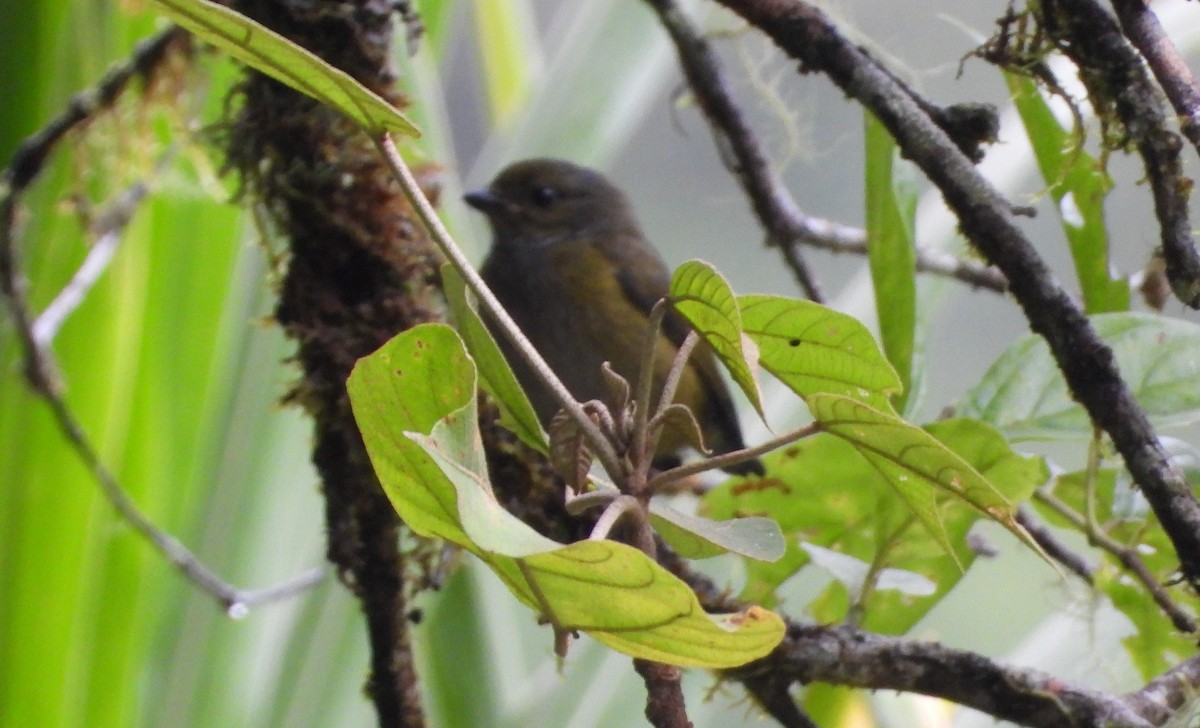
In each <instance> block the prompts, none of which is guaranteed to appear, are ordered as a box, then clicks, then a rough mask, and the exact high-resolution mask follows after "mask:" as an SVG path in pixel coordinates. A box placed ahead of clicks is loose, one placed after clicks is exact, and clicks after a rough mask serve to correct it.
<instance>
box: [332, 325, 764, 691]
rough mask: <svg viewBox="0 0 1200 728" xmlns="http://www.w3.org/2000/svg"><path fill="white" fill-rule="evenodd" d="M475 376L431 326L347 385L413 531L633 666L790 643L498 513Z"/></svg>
mask: <svg viewBox="0 0 1200 728" xmlns="http://www.w3.org/2000/svg"><path fill="white" fill-rule="evenodd" d="M474 385H475V369H474V366H473V364H472V362H471V360H470V358H469V357H468V355H467V353H466V350H465V348H464V346H463V344H462V340H461V339H460V338H459V337H458V335H457V334H456V333H455V332H454V330H453V329H451V328H449V327H446V326H443V325H439V324H425V325H422V326H418V327H415V328H413V329H411V330H409V331H406V332H404V333H402V334H400V335H398V336H396V337H395V338H393V339H392V340H391V341H390V342H388V343H387V344H385V345H384V346H383V347H381V348H380V350H379V351H377V352H375V353H374V354H371V355H370V356H368V357H365V358H363V359H362V360H360V361H359V362H358V364H357V365H356V366H355V368H354V371H353V372H352V373H351V375H350V379H349V381H348V382H347V389H348V391H349V393H350V399H351V404H352V406H353V409H354V416H355V419H356V420H357V421H358V424H359V428H360V430H361V432H362V435H363V442H364V443H365V444H366V447H367V452H368V454H369V455H370V457H371V462H372V464H373V465H374V466H375V470H376V473H377V474H378V476H379V479H380V482H381V484H382V485H383V487H384V490H385V492H386V493H387V495H388V497H389V499H391V501H392V504H393V505H394V506H395V507H396V510H397V512H398V513H399V514H400V516H401V518H403V519H404V521H405V522H406V523H407V524H408V525H409V526H410V527H412V528H413V530H414V531H416V532H417V533H420V534H422V535H427V536H439V537H442V538H446V539H448V540H452V541H454V542H455V543H458V544H460V545H462V546H463V547H464V548H466V549H468V550H470V551H471V552H473V553H475V554H476V555H477V556H479V557H480V558H481V559H482V560H483V561H484V562H485V563H487V564H488V565H489V566H490V567H491V568H492V569H493V570H494V571H495V572H496V574H497V575H498V576H499V577H500V579H501V580H502V581H503V582H504V583H505V585H506V586H507V587H508V588H509V589H510V590H511V591H512V593H513V594H514V596H516V597H517V598H518V599H519V600H520V601H521V602H523V603H524V604H526V605H527V606H529V607H531V608H533V609H535V610H536V611H537V612H538V613H539V616H540V617H541V618H542V619H545V620H546V621H549V622H550V623H552V624H553V625H554V626H555V628H556V629H557V630H559V631H572V630H581V631H586V632H588V633H589V634H590V635H592V636H593V637H594V638H595V639H597V640H599V641H600V642H603V643H605V644H608V645H610V646H612V647H614V648H615V649H619V650H621V651H622V652H625V653H626V654H629V655H632V656H634V657H642V658H646V659H653V660H659V661H662V662H667V663H670V664H675V665H681V666H697V667H709V668H724V667H734V666H737V665H741V664H744V663H745V662H748V661H750V660H753V659H756V658H758V657H762V656H763V655H765V654H767V653H768V652H769V651H770V650H772V649H773V648H774V647H775V645H776V644H778V643H779V641H780V640H781V639H782V638H783V630H784V626H783V622H782V620H780V619H779V617H778V616H776V615H774V614H772V613H770V612H767V611H766V610H763V609H760V608H752V609H751V610H748V611H747V613H745V614H742V615H725V616H710V615H708V614H705V612H704V610H703V609H702V608H701V606H700V603H699V601H697V599H696V595H695V594H694V593H693V592H692V590H691V589H690V588H689V587H688V586H687V585H686V584H684V583H683V582H682V581H680V580H679V579H678V578H676V577H675V576H673V575H672V574H671V573H670V572H668V571H667V570H665V569H664V568H662V567H661V566H659V565H658V564H657V563H655V562H654V561H653V560H651V559H650V558H648V557H647V556H646V555H645V554H643V553H642V552H640V551H638V550H637V549H634V548H632V547H630V546H627V545H625V544H621V543H616V542H613V541H582V542H579V543H574V544H570V545H568V546H563V545H561V544H558V543H555V542H553V541H550V540H549V539H546V538H545V537H543V536H541V535H539V534H538V533H537V532H536V531H534V530H533V529H531V528H530V527H529V526H527V525H526V524H524V523H523V522H521V521H520V520H519V519H517V518H516V517H515V516H513V515H512V514H510V513H508V511H506V510H505V509H504V508H503V507H501V506H500V504H499V503H498V502H497V501H496V499H495V496H494V495H493V494H492V491H491V487H490V484H489V482H488V479H487V466H486V458H485V456H484V452H483V449H482V444H481V442H480V439H479V433H478V430H477V424H476V412H475V386H474Z"/></svg>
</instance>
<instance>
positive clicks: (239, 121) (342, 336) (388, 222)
mask: <svg viewBox="0 0 1200 728" xmlns="http://www.w3.org/2000/svg"><path fill="white" fill-rule="evenodd" d="M234 7H235V8H236V9H237V10H239V11H241V12H243V13H245V14H246V15H248V16H250V17H252V18H254V19H255V20H258V21H259V22H261V23H263V24H264V25H267V26H268V27H271V28H273V29H275V30H277V31H278V32H280V33H282V34H284V35H286V36H288V37H290V38H291V39H292V40H295V41H296V42H298V43H299V44H300V45H302V46H304V47H306V48H308V49H309V50H311V51H313V52H315V53H316V54H317V55H319V56H321V57H322V58H324V59H325V60H326V61H328V62H330V63H331V64H333V65H334V66H336V67H338V68H341V69H343V70H345V71H346V72H348V73H350V74H351V75H352V76H354V77H355V78H357V79H358V80H359V81H361V82H362V83H364V84H365V85H366V86H368V87H369V88H371V89H372V90H374V91H375V92H377V93H379V94H381V95H383V96H385V97H386V98H389V99H391V100H392V101H393V102H397V103H399V104H401V105H402V104H403V99H400V98H399V97H398V95H397V94H396V92H395V89H394V85H393V81H394V78H393V73H392V71H391V69H390V66H389V61H388V53H389V51H390V47H391V37H392V30H393V29H392V18H391V8H390V5H389V4H388V3H384V2H373V1H372V0H357V1H356V2H347V3H343V4H342V5H341V7H343V8H345V9H347V10H349V12H339V13H336V14H335V13H322V12H321V11H320V8H319V6H313V5H312V4H311V3H300V2H296V3H288V2H267V1H266V0H246V1H245V2H238V3H235V4H234ZM238 100H239V101H240V105H239V107H238V110H237V113H236V116H235V117H234V118H233V119H232V120H231V121H230V122H229V125H228V128H227V129H226V141H227V148H228V160H229V165H230V166H231V167H232V168H234V169H235V170H237V171H238V172H239V173H240V175H241V178H242V180H243V182H244V184H245V185H246V191H247V192H248V193H249V195H250V196H251V197H252V198H253V200H254V202H256V203H258V204H261V205H263V206H264V207H265V209H266V210H267V211H268V213H269V214H270V216H271V219H272V222H273V224H274V225H275V227H276V228H277V230H278V231H279V233H280V234H281V236H282V237H283V238H284V239H285V240H286V241H287V246H288V255H287V270H286V271H285V273H284V276H283V279H282V281H281V283H280V290H279V303H278V305H277V308H276V312H275V315H276V319H277V320H278V321H279V323H280V325H281V326H282V327H283V329H284V330H285V331H286V332H287V334H288V335H289V336H290V337H291V338H292V339H294V340H295V341H296V344H297V354H296V360H297V362H298V364H299V367H300V369H301V379H300V381H299V383H298V384H297V385H296V387H295V389H294V391H293V393H292V394H291V395H290V399H291V400H292V401H293V402H295V403H298V404H300V405H302V406H303V407H304V408H305V409H306V410H307V411H308V413H309V414H310V415H311V416H312V418H313V420H314V425H315V445H314V449H313V462H314V464H315V465H316V467H317V470H318V472H319V473H320V476H321V482H322V488H323V492H324V496H325V520H326V528H327V532H328V557H329V559H330V561H332V562H333V563H334V564H335V566H336V567H337V570H338V574H339V576H340V577H341V580H342V582H343V583H344V584H345V585H346V586H347V587H348V588H349V589H350V590H351V591H353V592H354V594H355V595H356V596H357V597H358V598H359V600H360V602H361V605H362V610H363V614H364V616H365V618H366V623H367V633H368V639H369V641H370V653H371V667H370V673H369V677H368V680H367V692H368V693H369V695H370V698H371V700H372V701H373V702H374V704H375V708H376V711H377V714H378V719H379V724H380V725H382V726H421V725H424V723H425V720H424V716H423V713H422V710H421V705H420V700H419V695H418V691H417V676H416V672H415V667H414V662H413V657H412V652H411V645H410V638H409V630H408V627H409V625H408V621H407V616H406V615H407V614H408V612H409V595H410V593H411V591H412V590H413V587H412V586H411V585H409V584H408V583H406V573H405V559H404V556H403V555H402V554H401V552H400V550H399V537H400V528H401V524H400V520H399V518H398V517H397V515H396V512H395V510H394V509H393V508H392V506H391V504H390V503H389V502H388V499H387V497H386V496H385V495H384V493H383V490H382V489H381V488H380V485H379V482H378V481H377V480H376V478H375V474H374V471H373V470H372V468H371V464H370V462H369V460H368V458H367V454H366V451H365V449H364V448H363V444H362V441H361V438H360V436H359V434H358V429H357V427H356V425H355V422H354V418H353V415H352V413H351V411H350V403H349V399H348V397H347V394H346V389H345V381H346V378H347V376H349V374H350V370H351V368H352V367H353V366H354V363H355V361H357V359H358V358H359V357H361V356H364V355H366V354H369V353H370V352H372V351H374V350H375V349H376V348H378V347H379V346H380V345H381V344H383V343H384V342H385V341H387V340H388V339H389V338H391V337H392V336H393V335H394V334H396V333H398V332H399V331H401V330H403V329H405V328H408V327H410V326H413V325H415V324H418V323H421V322H425V321H430V320H433V319H436V318H437V316H438V311H439V310H440V305H439V302H438V295H437V289H436V287H435V286H434V282H435V279H436V265H437V255H436V253H435V252H434V249H433V247H432V245H431V244H430V243H429V241H428V240H427V238H426V237H425V234H424V231H423V230H422V229H421V228H420V226H419V225H418V224H416V223H415V222H414V221H413V220H414V218H413V217H412V215H411V211H410V210H409V208H408V206H407V203H406V202H405V201H404V199H403V197H402V196H401V195H399V194H398V191H397V190H396V189H395V187H394V185H393V183H392V180H391V176H390V172H389V171H388V169H387V167H386V166H385V165H384V164H383V163H382V161H381V160H380V159H379V158H378V157H377V155H376V154H375V151H374V148H373V146H372V144H371V142H370V140H369V139H367V138H366V136H365V135H363V134H362V133H361V132H359V131H358V130H357V129H356V128H354V127H353V126H352V125H351V124H350V122H348V121H347V120H345V119H343V118H342V117H341V116H340V115H339V114H337V113H336V112H334V111H331V110H329V109H325V108H322V107H320V106H319V105H317V103H316V102H314V101H312V100H310V99H308V98H307V97H304V96H302V95H301V94H299V93H297V92H295V91H293V90H291V89H288V88H286V87H284V86H282V85H281V84H279V83H277V82H275V81H273V80H271V79H268V78H266V77H264V76H261V75H259V74H256V73H251V74H249V75H248V77H247V79H246V80H245V81H244V82H243V83H242V85H241V87H240V89H239V92H238ZM350 669H353V668H352V667H351V668H350Z"/></svg>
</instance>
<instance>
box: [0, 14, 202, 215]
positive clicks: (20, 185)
mask: <svg viewBox="0 0 1200 728" xmlns="http://www.w3.org/2000/svg"><path fill="white" fill-rule="evenodd" d="M190 42H191V35H190V34H188V33H187V32H186V31H185V30H183V29H182V28H180V27H179V26H176V25H172V26H171V27H169V28H167V29H166V30H164V31H162V32H161V33H159V34H158V35H155V36H152V37H150V38H147V39H146V40H143V41H141V42H140V43H138V44H137V47H136V48H134V49H133V54H132V55H131V56H130V57H129V59H128V60H127V61H125V62H124V63H122V64H120V65H117V66H115V67H113V68H112V69H111V70H110V71H109V72H108V73H107V74H106V75H105V76H104V78H103V79H101V80H100V83H98V84H96V86H95V87H94V88H92V89H88V90H87V91H82V92H80V93H77V94H75V95H74V96H72V97H71V99H70V101H68V102H67V107H66V108H65V109H64V110H63V112H62V113H61V114H59V115H58V117H56V118H55V119H54V120H53V121H51V122H50V123H49V124H47V125H46V126H44V127H42V129H41V130H40V131H38V132H37V133H36V134H33V135H32V136H30V137H28V138H27V139H25V140H24V141H22V142H21V144H20V145H19V146H18V147H17V150H16V151H15V152H13V156H12V160H11V161H10V162H9V164H8V167H7V168H6V169H5V170H4V173H3V174H2V175H0V197H4V196H6V195H8V194H14V195H15V194H19V193H20V192H21V191H23V190H24V189H25V188H26V187H28V186H29V185H30V184H31V183H32V182H33V180H34V179H36V178H37V176H38V175H39V174H41V172H42V168H43V167H44V166H45V164H46V158H47V157H49V156H50V152H51V151H53V150H54V147H55V146H56V145H57V144H58V142H59V141H61V140H62V138H63V137H64V136H66V134H67V132H69V131H71V130H72V129H74V128H75V127H77V126H79V125H80V124H83V123H86V122H87V121H88V120H89V119H91V118H92V117H93V116H95V115H96V114H97V113H98V112H99V111H101V110H103V109H105V108H107V107H109V106H111V105H112V103H113V102H114V101H116V99H117V97H118V96H120V95H121V93H122V92H123V91H124V90H125V88H126V87H127V86H128V85H129V83H130V82H131V81H133V80H134V79H135V78H147V77H149V76H150V75H151V74H152V73H153V72H154V71H155V70H156V69H157V68H158V67H159V64H160V63H161V62H162V60H163V59H164V58H165V57H166V55H167V52H168V51H169V50H170V49H171V47H172V45H174V44H176V43H181V44H190ZM186 47H190V46H186Z"/></svg>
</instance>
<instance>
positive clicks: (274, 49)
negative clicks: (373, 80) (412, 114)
mask: <svg viewBox="0 0 1200 728" xmlns="http://www.w3.org/2000/svg"><path fill="white" fill-rule="evenodd" d="M150 4H151V5H152V6H154V7H156V8H158V9H159V10H161V11H162V12H163V13H164V14H166V15H167V16H168V17H170V18H171V20H174V21H175V22H176V23H179V24H180V25H181V26H183V27H184V28H187V29H188V30H190V31H191V32H193V33H195V34H196V36H197V37H199V38H200V39H201V40H203V41H205V42H206V43H211V44H212V45H214V46H216V47H217V48H219V49H220V50H222V51H224V52H225V53H228V54H229V55H231V56H233V57H234V58H236V59H237V60H239V61H241V62H242V63H245V64H246V65H247V66H250V67H251V68H253V69H255V70H256V71H260V72H262V73H265V74H266V75H268V76H270V77H271V78H274V79H275V80H277V81H280V82H281V83H285V84H287V85H288V86H290V87H292V88H294V89H296V90H297V91H300V92H302V93H304V94H307V95H308V96H311V97H312V98H314V99H316V100H317V101H320V102H321V103H323V104H327V105H329V106H331V107H333V108H335V109H338V110H339V111H341V112H342V113H344V114H345V115H347V116H349V117H350V118H351V119H353V120H354V121H356V122H357V123H358V124H359V126H361V127H362V128H363V129H364V130H366V131H367V132H368V133H370V134H378V133H382V132H392V131H394V132H398V133H400V134H407V135H410V136H420V135H421V132H420V131H418V129H417V127H416V126H414V125H413V123H412V122H410V121H409V120H408V118H407V117H405V116H404V114H402V113H400V111H399V110H398V109H396V107H394V106H392V105H391V104H389V103H388V102H387V101H386V100H384V99H383V98H382V97H381V96H379V95H378V94H376V93H374V92H372V91H371V90H370V89H368V88H367V87H366V86H363V85H362V84H361V83H359V82H358V81H356V80H354V79H353V78H352V77H351V76H350V75H349V74H347V73H346V72H344V71H341V70H339V69H337V68H334V67H333V66H331V65H329V64H328V63H326V62H325V61H323V60H321V59H320V58H318V57H317V56H316V55H314V54H313V53H311V52H310V51H308V50H305V49H304V48H301V47H300V46H298V45H296V44H295V43H293V42H292V41H290V40H288V39H287V38H284V37H283V36H282V35H279V34H278V33H276V32H275V31H273V30H271V29H269V28H267V27H265V26H263V25H260V24H259V23H256V22H254V21H253V20H251V19H249V18H247V17H246V16H244V15H242V14H240V13H238V12H236V11H233V10H230V9H229V8H227V7H225V6H224V5H218V4H217V3H215V2H212V0H150Z"/></svg>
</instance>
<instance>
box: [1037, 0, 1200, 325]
mask: <svg viewBox="0 0 1200 728" xmlns="http://www.w3.org/2000/svg"><path fill="white" fill-rule="evenodd" d="M1042 7H1043V13H1044V14H1045V19H1044V20H1043V22H1042V24H1043V26H1045V27H1046V28H1047V29H1048V30H1049V31H1050V32H1051V34H1052V35H1054V36H1055V37H1056V39H1057V40H1058V41H1059V47H1060V48H1061V49H1062V50H1063V52H1064V53H1066V54H1067V56H1068V57H1070V59H1071V60H1072V61H1074V62H1075V65H1076V66H1078V67H1079V70H1080V74H1079V76H1080V79H1081V80H1082V81H1083V83H1084V85H1085V86H1087V89H1088V95H1089V96H1090V97H1091V99H1092V103H1093V105H1096V106H1098V107H1099V108H1097V109H1096V113H1097V114H1098V115H1104V114H1105V113H1107V109H1106V108H1105V106H1106V105H1109V104H1111V108H1112V109H1114V110H1115V111H1116V114H1117V116H1118V117H1119V118H1120V120H1121V124H1122V125H1123V126H1124V128H1125V134H1126V135H1127V136H1128V138H1129V141H1130V142H1132V143H1133V144H1135V145H1137V149H1138V152H1139V153H1140V154H1141V156H1142V160H1143V162H1144V166H1145V169H1146V178H1147V179H1148V180H1149V182H1150V189H1151V191H1152V193H1153V196H1154V212H1155V214H1156V216H1157V217H1158V223H1159V228H1160V239H1161V243H1162V249H1163V257H1164V258H1165V259H1166V262H1167V280H1168V281H1170V283H1171V290H1172V292H1174V294H1175V297H1176V298H1178V299H1179V300H1180V301H1182V302H1183V303H1184V305H1186V306H1189V307H1191V308H1200V254H1198V253H1197V252H1196V243H1195V240H1193V238H1192V226H1191V223H1190V222H1189V219H1188V191H1189V190H1190V189H1191V187H1192V183H1191V180H1189V179H1187V178H1186V177H1185V176H1184V173H1183V163H1182V160H1181V159H1180V150H1181V146H1182V145H1181V144H1180V140H1179V135H1178V134H1176V133H1175V132H1173V131H1171V130H1170V129H1168V128H1167V119H1166V115H1165V114H1164V113H1163V109H1162V104H1161V102H1160V100H1159V96H1158V90H1157V89H1156V88H1154V85H1153V84H1152V83H1151V82H1150V79H1149V77H1148V76H1147V75H1146V71H1145V67H1144V66H1143V65H1142V58H1141V56H1140V55H1138V52H1137V51H1136V50H1135V49H1134V48H1133V47H1132V46H1130V45H1129V43H1128V42H1127V41H1126V39H1125V37H1124V36H1123V35H1122V34H1121V29H1120V28H1119V27H1118V26H1117V22H1116V20H1114V19H1113V17H1112V16H1111V15H1110V14H1109V13H1108V12H1107V11H1106V10H1105V9H1104V8H1103V7H1101V6H1100V4H1099V3H1097V2H1096V0H1053V1H1052V2H1046V3H1043V4H1042ZM1147 25H1148V24H1147V23H1144V22H1143V23H1141V24H1140V27H1142V28H1144V27H1145V26H1147Z"/></svg>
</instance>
